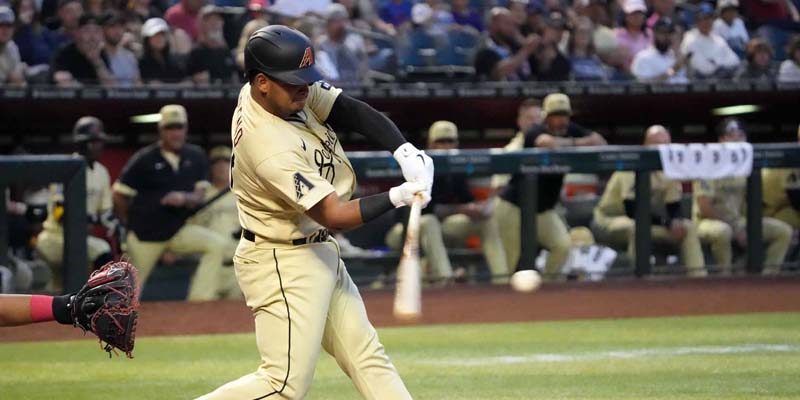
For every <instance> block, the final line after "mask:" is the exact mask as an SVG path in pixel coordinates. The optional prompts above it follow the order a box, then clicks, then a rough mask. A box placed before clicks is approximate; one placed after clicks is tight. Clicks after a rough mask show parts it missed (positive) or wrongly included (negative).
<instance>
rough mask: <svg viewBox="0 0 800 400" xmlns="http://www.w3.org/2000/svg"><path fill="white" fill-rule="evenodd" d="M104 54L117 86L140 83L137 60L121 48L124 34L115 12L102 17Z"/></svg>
mask: <svg viewBox="0 0 800 400" xmlns="http://www.w3.org/2000/svg"><path fill="white" fill-rule="evenodd" d="M102 25H103V36H104V38H105V47H104V49H105V52H106V55H107V56H108V65H109V69H110V70H111V75H112V76H113V77H114V80H115V82H116V84H117V85H119V86H133V85H138V84H139V83H141V79H140V77H139V60H137V59H136V56H135V55H133V53H132V52H131V51H130V50H128V49H126V48H124V47H122V37H123V35H124V34H125V27H124V26H123V20H122V16H120V15H119V14H118V13H117V12H116V11H108V12H106V13H105V14H103V17H102Z"/></svg>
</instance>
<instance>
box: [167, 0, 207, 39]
mask: <svg viewBox="0 0 800 400" xmlns="http://www.w3.org/2000/svg"><path fill="white" fill-rule="evenodd" d="M203 4H205V0H181V1H180V2H179V3H177V4H175V5H174V6H172V7H170V8H169V9H168V10H167V12H166V13H164V20H166V21H167V23H169V26H171V27H172V28H173V29H174V28H180V29H181V30H183V31H184V32H186V33H188V34H189V37H190V38H192V41H196V40H197V36H198V32H197V25H198V17H197V16H198V13H199V12H200V8H202V7H203Z"/></svg>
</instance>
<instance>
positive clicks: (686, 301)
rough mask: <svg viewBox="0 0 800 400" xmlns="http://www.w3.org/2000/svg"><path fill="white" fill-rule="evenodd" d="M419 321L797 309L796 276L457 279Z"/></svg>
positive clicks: (152, 318)
mask: <svg viewBox="0 0 800 400" xmlns="http://www.w3.org/2000/svg"><path fill="white" fill-rule="evenodd" d="M363 297H364V301H365V303H366V304H367V309H368V312H369V315H370V319H371V320H372V322H373V323H374V324H375V325H376V326H393V325H400V324H399V323H398V322H397V321H395V320H394V318H393V317H392V300H393V292H391V291H388V290H383V291H367V292H364V293H363ZM423 298H424V299H423V310H424V317H423V319H422V320H421V321H420V322H419V323H421V324H446V323H482V322H511V321H535V320H565V319H590V318H632V317H658V316H675V315H705V314H732V313H748V312H778V311H800V277H782V278H751V277H747V278H729V279H703V280H631V281H609V282H601V283H576V282H570V283H559V284H549V285H544V286H543V287H542V289H541V290H539V291H538V292H536V293H531V294H520V293H515V292H513V291H512V290H510V289H509V288H508V287H488V286H483V287H481V286H463V287H451V288H446V289H435V290H427V291H425V292H424V295H423ZM252 329H253V321H252V318H251V315H250V312H249V310H248V309H247V308H246V306H245V305H244V304H243V303H239V302H208V303H183V302H157V303H144V304H143V305H142V309H141V318H140V322H139V329H138V332H137V336H139V337H141V336H155V335H194V334H216V333H235V332H251V331H252ZM83 337H84V336H83V335H82V334H81V332H80V331H79V330H77V329H73V328H71V327H68V326H63V325H58V324H56V323H47V324H37V325H30V326H25V327H15V328H2V329H0V342H8V341H36V340H57V339H58V340H63V339H80V338H83Z"/></svg>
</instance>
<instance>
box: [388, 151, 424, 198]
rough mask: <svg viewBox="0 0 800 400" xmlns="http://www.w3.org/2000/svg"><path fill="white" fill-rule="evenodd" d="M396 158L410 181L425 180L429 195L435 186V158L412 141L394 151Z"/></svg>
mask: <svg viewBox="0 0 800 400" xmlns="http://www.w3.org/2000/svg"><path fill="white" fill-rule="evenodd" d="M394 159H395V160H397V163H398V164H400V169H401V170H402V171H403V178H406V181H408V182H423V183H425V186H426V191H427V193H428V196H430V194H431V188H432V187H433V160H432V159H431V158H430V157H429V156H428V155H427V154H425V152H424V151H422V150H419V149H417V148H416V147H414V145H413V144H411V143H405V144H403V145H402V146H400V147H398V148H397V150H395V151H394Z"/></svg>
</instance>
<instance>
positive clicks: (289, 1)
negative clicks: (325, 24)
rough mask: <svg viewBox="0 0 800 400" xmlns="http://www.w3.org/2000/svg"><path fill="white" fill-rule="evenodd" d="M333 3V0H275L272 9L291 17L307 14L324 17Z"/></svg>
mask: <svg viewBox="0 0 800 400" xmlns="http://www.w3.org/2000/svg"><path fill="white" fill-rule="evenodd" d="M331 3H332V1H331V0H303V1H297V0H275V1H274V2H273V5H272V9H273V11H275V12H278V13H281V14H283V15H286V16H288V17H291V18H300V17H303V16H306V15H314V16H316V17H322V16H324V15H325V12H326V11H327V9H328V6H330V5H331Z"/></svg>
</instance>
